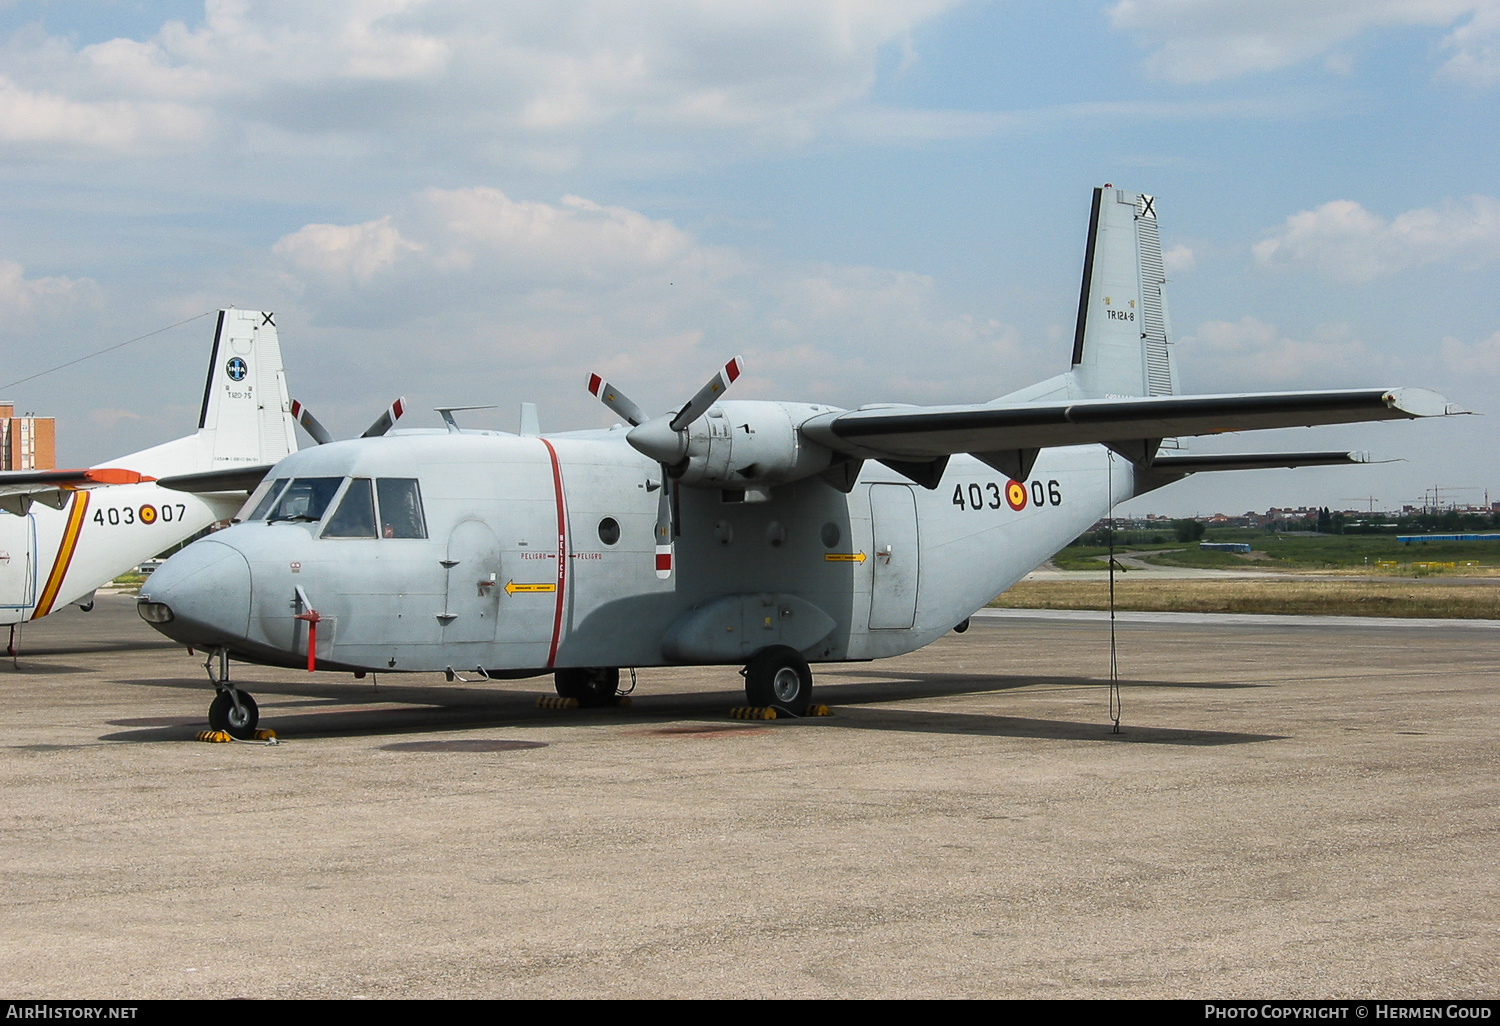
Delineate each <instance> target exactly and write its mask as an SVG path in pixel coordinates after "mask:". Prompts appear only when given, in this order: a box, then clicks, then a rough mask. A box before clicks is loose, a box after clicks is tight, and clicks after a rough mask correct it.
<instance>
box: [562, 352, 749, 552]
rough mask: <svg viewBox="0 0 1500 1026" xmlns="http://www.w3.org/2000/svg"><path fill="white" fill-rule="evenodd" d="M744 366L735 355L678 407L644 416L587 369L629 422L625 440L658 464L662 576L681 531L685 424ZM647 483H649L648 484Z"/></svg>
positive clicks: (598, 390)
mask: <svg viewBox="0 0 1500 1026" xmlns="http://www.w3.org/2000/svg"><path fill="white" fill-rule="evenodd" d="M744 367H745V363H744V360H742V359H741V358H740V357H738V356H736V357H735V358H734V359H733V360H730V361H729V362H728V363H726V364H725V365H724V367H723V369H722V370H720V371H719V372H718V373H717V374H715V375H714V376H713V377H712V378H710V379H709V380H708V384H706V385H704V386H703V387H702V388H700V389H698V391H697V393H696V394H695V395H694V396H693V397H692V398H691V399H689V400H688V401H687V403H686V404H685V405H684V406H683V407H682V408H681V409H679V410H677V411H675V412H674V413H667V414H663V415H662V416H660V417H654V418H648V417H647V416H646V414H645V413H644V412H642V410H641V408H640V407H639V406H637V405H636V404H635V403H634V402H632V401H631V400H630V398H629V397H628V396H626V395H625V393H623V392H621V391H620V390H619V389H617V388H615V387H614V386H613V385H611V384H610V383H609V382H607V381H605V380H604V379H603V378H601V377H600V376H599V375H597V374H590V375H589V392H590V393H591V394H592V395H594V396H596V397H597V398H598V399H599V401H600V402H602V403H603V404H604V405H605V406H608V407H609V408H610V410H611V411H612V412H613V413H614V414H615V415H616V416H617V417H619V418H620V419H621V420H623V421H625V422H626V423H627V424H629V425H630V431H629V432H628V433H627V434H626V435H625V440H626V441H627V442H629V443H630V445H631V448H633V449H635V450H636V451H637V452H639V453H640V454H641V455H643V456H649V457H651V458H652V459H654V460H656V462H657V463H659V464H661V494H660V495H658V496H657V499H656V576H657V577H659V578H662V579H663V580H665V579H666V578H668V577H671V576H672V556H673V539H674V538H675V537H676V536H677V535H678V534H680V533H681V531H680V529H679V528H678V526H677V509H676V507H677V502H678V498H677V488H678V486H677V484H676V483H675V479H676V477H677V476H680V475H681V473H682V471H683V470H684V469H685V468H686V466H687V459H688V433H687V429H688V428H689V427H691V426H692V425H693V423H694V422H695V421H697V420H698V418H699V417H702V416H703V415H704V414H705V413H707V412H708V408H709V407H710V406H712V405H713V404H714V403H716V402H718V401H719V398H720V396H722V395H723V394H724V392H725V390H726V389H728V388H729V386H730V385H732V384H734V382H735V379H736V378H738V377H739V376H740V374H741V372H742V371H743V370H744ZM674 471H675V474H674ZM650 487H651V486H650V484H647V488H648V489H649V488H650Z"/></svg>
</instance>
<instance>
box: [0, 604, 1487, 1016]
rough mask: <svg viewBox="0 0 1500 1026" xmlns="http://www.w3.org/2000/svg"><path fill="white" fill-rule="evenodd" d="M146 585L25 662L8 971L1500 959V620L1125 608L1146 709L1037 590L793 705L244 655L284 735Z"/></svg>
mask: <svg viewBox="0 0 1500 1026" xmlns="http://www.w3.org/2000/svg"><path fill="white" fill-rule="evenodd" d="M133 605H134V604H133V600H130V599H128V598H122V597H112V596H102V597H101V598H100V600H99V604H98V608H97V609H96V610H95V611H94V612H93V613H90V614H83V613H80V612H79V611H77V610H75V609H68V610H65V611H63V612H61V613H58V614H55V615H53V616H51V617H48V618H47V619H45V620H42V621H39V622H37V623H35V624H32V625H30V626H28V627H27V628H26V630H25V632H24V634H23V635H22V652H21V656H20V659H19V668H18V669H13V668H12V667H11V666H10V664H9V662H6V663H5V664H3V665H0V711H3V722H4V724H5V730H4V739H3V741H0V774H3V778H0V779H3V787H4V792H3V793H4V807H3V810H0V841H3V844H0V865H3V872H4V876H3V879H4V888H3V891H0V994H3V995H4V996H6V997H7V998H15V999H37V998H84V997H88V998H151V997H197V998H227V997H357V996H358V997H372V998H379V997H724V998H730V997H1042V998H1048V997H1173V998H1211V997H1218V998H1226V997H1242V998H1338V997H1348V998H1376V997H1384V998H1419V997H1425V998H1494V997H1496V996H1497V995H1500V983H1497V964H1500V872H1497V865H1496V852H1497V851H1500V843H1497V826H1500V809H1497V806H1500V801H1497V799H1500V789H1497V785H1496V766H1497V765H1500V742H1497V740H1496V731H1497V729H1500V716H1497V712H1500V704H1497V696H1500V678H1497V673H1496V671H1497V654H1500V653H1497V642H1500V634H1497V633H1496V632H1495V630H1494V627H1493V625H1490V624H1480V625H1475V624H1471V623H1467V622H1447V623H1440V624H1432V623H1425V624H1418V625H1411V624H1410V622H1402V621H1382V622H1380V623H1374V624H1371V623H1361V622H1359V621H1357V620H1340V619H1335V618H1324V619H1321V620H1319V621H1317V622H1312V623H1309V622H1305V621H1302V620H1300V619H1299V618H1294V617H1289V618H1253V619H1254V622H1226V621H1225V620H1223V619H1217V620H1216V619H1215V618H1212V617H1198V618H1183V619H1171V618H1157V619H1148V620H1138V619H1137V620H1128V621H1127V620H1122V621H1121V622H1120V623H1119V624H1118V625H1117V627H1118V636H1119V648H1118V651H1119V665H1120V670H1121V676H1122V678H1123V686H1122V688H1121V693H1122V695H1123V699H1124V710H1123V711H1124V715H1123V721H1122V732H1121V733H1120V734H1117V735H1116V734H1112V733H1111V729H1110V719H1109V703H1108V697H1107V691H1106V687H1105V685H1104V683H1103V682H1102V679H1103V678H1104V677H1106V676H1107V668H1108V656H1109V648H1108V645H1109V641H1108V625H1107V624H1106V623H1104V622H1103V621H1101V620H1099V619H1097V618H1086V617H1076V616H1074V617H1069V616H1048V615H1045V614H1037V615H1028V614H1025V613H1020V612H1016V611H1007V613H1006V615H1000V616H988V615H986V616H980V617H976V618H975V620H974V622H973V626H972V628H971V629H970V630H969V631H968V632H967V633H966V634H963V635H957V634H950V635H949V636H948V637H946V638H945V639H943V640H942V641H940V642H939V643H937V644H935V645H933V646H930V647H929V648H927V649H925V650H923V651H921V652H918V653H915V654H913V655H910V656H906V657H903V658H901V659H895V660H890V661H886V662H881V663H866V664H854V665H840V666H830V667H823V668H816V667H815V672H816V673H817V688H816V691H817V694H818V697H819V699H820V700H822V701H826V702H827V703H828V704H829V705H830V706H832V708H833V715H832V716H831V717H828V718H819V719H805V720H800V721H793V722H785V721H777V722H774V723H752V722H740V721H736V720H732V719H730V718H729V717H728V715H727V711H728V709H729V708H730V707H731V706H734V705H738V704H741V703H742V702H743V693H742V692H741V691H739V690H738V686H739V684H740V679H739V677H738V676H737V675H736V673H735V672H734V670H733V669H732V668H710V669H673V670H661V669H648V670H642V671H641V672H640V684H639V688H638V690H637V693H636V695H635V696H634V700H633V702H632V704H630V705H629V706H627V707H622V708H618V709H608V710H598V711H573V712H555V711H543V710H539V709H537V708H536V706H535V700H536V697H537V696H538V695H540V694H546V693H550V691H551V688H550V681H549V680H547V679H545V678H543V679H538V680H535V681H521V682H514V683H510V684H488V685H466V684H461V683H457V682H455V683H453V684H448V683H444V682H443V681H442V680H441V678H434V677H420V678H408V677H398V676H395V675H390V676H382V677H381V678H379V680H378V682H375V683H372V682H371V681H369V680H366V681H362V682H360V681H353V680H351V679H350V678H349V677H347V676H341V677H339V676H334V675H330V674H319V675H317V676H315V677H312V678H309V677H308V675H307V674H306V673H301V672H296V671H287V670H267V669H263V668H258V667H253V666H239V665H237V666H236V668H235V676H236V680H237V682H238V683H239V684H240V686H241V687H244V688H246V689H247V690H249V691H250V692H251V693H253V694H254V695H255V697H256V698H257V699H258V700H259V702H260V707H261V714H262V725H263V726H269V727H274V728H275V729H276V730H277V731H278V733H279V734H280V735H281V738H282V739H283V741H284V743H283V744H281V745H279V746H276V747H264V746H255V745H247V744H233V745H213V744H202V743H198V742H195V741H194V740H193V736H194V734H195V733H196V731H198V730H199V729H202V728H203V727H204V726H205V725H206V724H205V716H206V709H207V706H208V702H209V699H210V697H211V692H210V689H209V687H208V685H207V682H206V678H205V675H204V673H203V670H202V668H201V666H200V663H201V661H202V656H201V655H200V656H199V657H197V658H193V657H190V656H189V655H188V654H187V653H186V652H185V651H184V650H183V649H181V648H180V647H176V646H173V645H171V644H169V643H167V642H165V641H164V640H161V639H159V636H158V635H156V634H155V633H154V632H153V631H151V630H150V629H149V628H148V627H147V626H146V625H145V624H143V623H141V622H140V621H138V620H137V619H136V617H135V613H134V608H133ZM1242 619H1243V618H1242ZM627 676H628V675H627Z"/></svg>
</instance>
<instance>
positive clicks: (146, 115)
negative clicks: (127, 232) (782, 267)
mask: <svg viewBox="0 0 1500 1026" xmlns="http://www.w3.org/2000/svg"><path fill="white" fill-rule="evenodd" d="M958 2H960V0H863V2H861V3H848V2H847V0H716V2H714V3H703V2H701V0H658V2H653V3H650V4H638V3H626V2H623V0H570V2H565V3H557V4H545V5H541V4H490V3H481V2H478V0H329V2H327V3H319V4H305V3H294V2H291V0H260V2H250V0H207V2H206V3H205V5H204V13H203V16H202V18H201V19H199V20H197V21H195V22H193V23H191V24H190V23H188V22H185V21H177V20H174V21H167V22H165V23H163V24H162V25H161V26H160V28H158V29H157V30H156V31H155V32H154V33H152V34H151V35H150V36H149V37H148V38H139V39H137V38H124V37H121V38H115V39H109V40H105V41H102V42H97V43H93V44H89V45H84V46H78V45H76V44H74V43H73V42H72V41H70V40H69V39H66V38H63V37H58V36H50V35H47V34H46V33H45V31H44V30H41V29H39V28H36V27H33V28H31V29H28V30H26V31H22V32H17V33H14V34H13V35H12V36H11V38H10V39H9V40H8V41H7V45H5V46H4V47H3V48H0V76H3V77H0V115H4V114H5V113H6V111H7V109H9V110H11V111H12V112H13V116H8V117H7V116H0V139H3V138H4V137H5V129H6V128H7V127H8V126H9V127H10V131H11V132H12V133H21V134H29V135H31V136H41V137H47V138H50V137H51V136H50V135H48V134H47V133H48V132H50V133H51V134H52V135H59V134H60V135H62V136H64V137H66V138H67V140H68V141H70V142H75V143H80V142H81V143H89V144H92V145H96V146H100V147H118V146H120V145H121V138H122V137H123V138H125V139H127V140H130V141H140V140H147V141H149V140H150V139H151V138H153V137H162V138H177V137H180V136H181V135H182V133H184V132H202V131H203V130H204V128H205V127H208V128H212V129H217V130H218V132H219V133H221V134H225V135H227V134H228V133H231V132H232V131H233V130H234V129H236V128H237V127H238V128H243V127H254V126H264V127H270V128H272V129H274V130H277V131H280V132H286V133H292V134H293V135H299V134H313V135H317V134H331V135H335V136H340V137H347V136H349V135H351V134H359V133H368V134H373V135H380V134H384V133H392V132H396V133H400V134H401V136H402V138H403V140H404V141H405V142H407V143H409V142H411V141H412V140H414V139H415V140H427V141H428V142H429V144H430V145H434V146H439V147H444V148H451V147H453V146H469V147H472V148H473V149H474V150H475V151H476V152H487V148H492V147H494V146H495V145H497V144H499V145H502V146H506V147H511V146H518V145H520V143H521V142H522V141H524V140H531V141H533V142H534V141H535V140H537V139H542V140H547V139H553V138H558V137H567V136H569V134H570V133H572V134H576V133H578V132H580V131H583V130H588V129H593V128H597V127H598V126H600V125H603V124H608V123H616V124H619V125H621V126H622V127H627V128H630V129H633V130H637V131H639V130H641V129H646V130H649V131H655V132H668V133H674V132H675V133H682V132H687V133H701V132H703V131H714V132H724V131H730V132H739V131H747V132H749V133H750V134H751V136H754V137H763V138H771V139H782V140H787V139H789V140H801V139H806V138H809V137H812V136H814V135H816V134H817V133H818V132H819V131H821V130H822V128H823V126H824V125H825V124H826V123H828V122H829V120H830V118H832V117H833V116H834V115H836V114H838V113H840V112H842V111H845V110H846V109H847V108H849V107H850V105H851V104H855V103H857V102H858V101H861V100H862V99H863V98H865V97H866V96H867V95H868V94H869V92H870V90H871V88H872V86H873V85H874V82H875V72H876V67H877V63H878V60H879V55H880V53H881V51H882V49H883V48H885V47H888V46H892V45H895V46H907V45H909V37H910V34H911V32H912V30H913V29H914V28H915V27H916V26H918V25H920V24H921V23H923V22H925V21H927V20H929V19H931V18H933V17H935V16H936V15H938V14H941V13H942V12H943V11H945V10H947V9H948V8H951V7H953V6H955V5H956V4H957V3H958ZM6 90H9V91H10V93H13V94H14V95H12V96H9V97H8V95H7V92H6ZM30 111H37V112H38V113H30ZM47 126H51V127H50V128H48V127H47ZM44 129H45V130H44Z"/></svg>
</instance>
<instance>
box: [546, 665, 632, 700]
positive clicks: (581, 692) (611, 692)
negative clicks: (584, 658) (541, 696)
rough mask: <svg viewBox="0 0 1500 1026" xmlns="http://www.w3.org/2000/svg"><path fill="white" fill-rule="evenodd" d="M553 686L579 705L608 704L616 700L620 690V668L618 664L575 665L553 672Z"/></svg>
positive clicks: (559, 692) (564, 696)
mask: <svg viewBox="0 0 1500 1026" xmlns="http://www.w3.org/2000/svg"><path fill="white" fill-rule="evenodd" d="M552 686H553V687H555V688H556V689H557V693H558V694H559V695H560V696H562V697H563V698H572V699H576V700H577V701H578V704H579V705H582V706H589V705H608V704H609V703H611V702H613V701H614V700H615V692H617V691H619V690H620V668H619V667H618V666H575V667H570V668H568V669H566V670H555V671H553V673H552Z"/></svg>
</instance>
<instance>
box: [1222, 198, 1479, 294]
mask: <svg viewBox="0 0 1500 1026" xmlns="http://www.w3.org/2000/svg"><path fill="white" fill-rule="evenodd" d="M1252 251H1253V252H1254V254H1255V259H1256V262H1257V263H1259V264H1260V265H1261V266H1263V267H1272V268H1283V267H1293V266H1300V267H1311V268H1312V269H1314V270H1316V271H1317V272H1318V273H1320V274H1323V275H1325V276H1327V277H1329V278H1334V279H1336V280H1339V281H1346V282H1351V283H1363V282H1369V281H1373V280H1374V279H1376V278H1379V277H1382V276H1384V275H1387V274H1393V273H1395V272H1397V271H1401V270H1404V269H1406V268H1408V267H1415V266H1418V265H1420V264H1430V263H1438V262H1457V263H1459V264H1461V265H1471V266H1472V265H1475V264H1480V263H1485V262H1489V261H1492V260H1496V259H1500V200H1496V199H1495V198H1494V197H1493V196H1471V197H1469V198H1468V199H1467V200H1464V201H1462V202H1454V201H1451V200H1450V201H1448V202H1445V203H1444V204H1443V205H1442V206H1440V207H1421V208H1418V209H1416V210H1408V211H1406V212H1405V213H1403V214H1398V215H1397V216H1396V217H1394V218H1392V219H1391V220H1389V221H1388V220H1386V219H1385V218H1383V217H1381V216H1380V215H1379V214H1375V213H1372V212H1371V211H1369V210H1366V209H1365V208H1364V207H1363V206H1361V205H1360V204H1359V203H1356V202H1355V201H1353V200H1333V201H1331V202H1329V203H1324V204H1323V205H1321V206H1319V207H1316V208H1314V209H1312V210H1303V211H1299V212H1298V213H1296V214H1293V215H1292V216H1291V217H1289V218H1287V219H1286V222H1285V223H1284V224H1283V225H1282V226H1281V227H1280V228H1278V229H1276V230H1275V231H1273V232H1272V233H1271V234H1270V235H1268V236H1267V237H1266V238H1265V239H1262V240H1261V241H1260V242H1258V243H1256V244H1255V245H1254V246H1253V247H1252Z"/></svg>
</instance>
